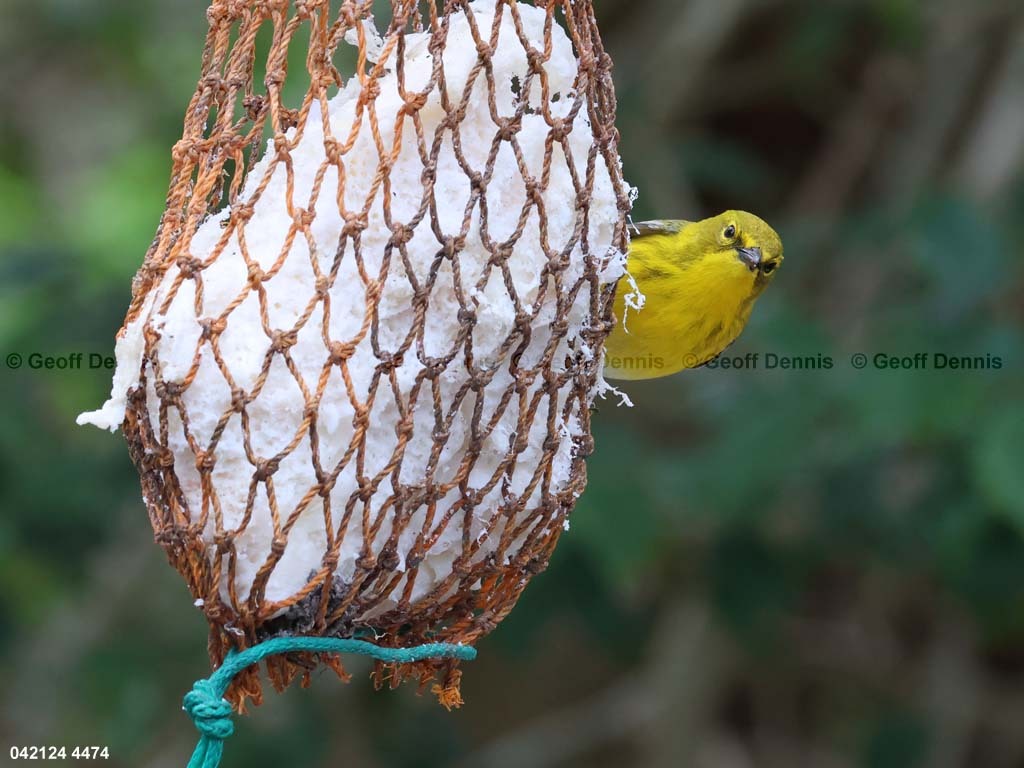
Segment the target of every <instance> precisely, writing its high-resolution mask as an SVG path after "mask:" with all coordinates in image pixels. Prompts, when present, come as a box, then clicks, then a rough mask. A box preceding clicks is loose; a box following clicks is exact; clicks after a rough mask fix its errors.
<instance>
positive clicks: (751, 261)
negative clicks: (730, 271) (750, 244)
mask: <svg viewBox="0 0 1024 768" xmlns="http://www.w3.org/2000/svg"><path fill="white" fill-rule="evenodd" d="M736 255H737V256H739V258H740V261H742V262H743V263H744V264H746V265H747V269H749V270H750V271H751V272H756V271H757V268H758V267H759V266H761V249H760V248H737V249H736Z"/></svg>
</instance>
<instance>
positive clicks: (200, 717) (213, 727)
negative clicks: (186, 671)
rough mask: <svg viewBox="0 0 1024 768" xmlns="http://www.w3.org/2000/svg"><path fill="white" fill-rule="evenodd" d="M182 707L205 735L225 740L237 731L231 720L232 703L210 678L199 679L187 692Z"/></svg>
mask: <svg viewBox="0 0 1024 768" xmlns="http://www.w3.org/2000/svg"><path fill="white" fill-rule="evenodd" d="M182 708H183V709H184V710H185V712H186V713H187V714H188V716H189V717H190V718H191V719H192V723H193V724H194V725H195V727H196V730H197V731H199V732H200V733H201V734H203V735H204V736H208V737H210V738H211V739H217V740H218V741H224V739H226V738H228V737H229V736H230V735H231V734H233V733H234V732H235V724H234V723H233V722H232V721H231V705H230V704H228V703H227V701H225V700H224V699H223V697H221V696H220V694H219V693H217V689H216V688H215V687H214V685H213V683H211V682H210V681H209V680H199V681H197V682H196V684H195V685H193V686H192V690H191V691H189V692H188V693H186V694H185V700H184V703H183V706H182Z"/></svg>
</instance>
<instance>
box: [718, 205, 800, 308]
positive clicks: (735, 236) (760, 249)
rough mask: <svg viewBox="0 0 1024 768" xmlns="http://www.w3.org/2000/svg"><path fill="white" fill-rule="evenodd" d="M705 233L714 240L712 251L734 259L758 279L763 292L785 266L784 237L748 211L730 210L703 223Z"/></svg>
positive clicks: (756, 284)
mask: <svg viewBox="0 0 1024 768" xmlns="http://www.w3.org/2000/svg"><path fill="white" fill-rule="evenodd" d="M701 226H702V227H704V228H705V229H706V232H705V233H704V236H705V237H706V238H707V239H708V240H712V239H713V241H714V242H713V244H712V250H717V251H718V253H719V255H720V256H721V257H725V258H727V259H734V260H735V262H734V263H735V264H736V265H737V266H738V267H739V268H741V269H746V270H747V271H748V272H749V274H750V276H751V277H752V278H753V281H754V292H755V294H760V293H761V291H763V290H764V289H765V288H766V287H767V286H768V283H770V282H771V281H772V279H773V278H774V277H775V273H776V272H777V271H778V269H779V267H780V266H781V265H782V259H783V256H782V240H781V239H780V238H779V235H778V233H776V231H775V230H774V229H772V228H771V227H770V226H769V225H768V224H767V222H765V221H764V220H763V219H760V218H758V217H757V216H755V215H754V214H752V213H747V212H746V211H726V212H725V213H722V214H719V215H718V216H715V217H713V218H710V219H705V220H704V221H703V222H701Z"/></svg>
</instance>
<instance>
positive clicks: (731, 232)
mask: <svg viewBox="0 0 1024 768" xmlns="http://www.w3.org/2000/svg"><path fill="white" fill-rule="evenodd" d="M722 237H724V238H725V239H726V240H732V239H733V238H734V237H736V227H734V226H733V225H732V224H730V225H729V226H728V227H726V228H725V229H724V230H722Z"/></svg>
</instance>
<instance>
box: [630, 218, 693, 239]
mask: <svg viewBox="0 0 1024 768" xmlns="http://www.w3.org/2000/svg"><path fill="white" fill-rule="evenodd" d="M689 223H690V222H688V221H682V220H680V219H655V220H654V221H641V222H639V223H634V222H632V221H631V222H629V235H630V237H631V238H638V237H647V236H648V235H676V234H679V232H680V231H681V230H682V229H683V227H685V226H686V225H687V224H689Z"/></svg>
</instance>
